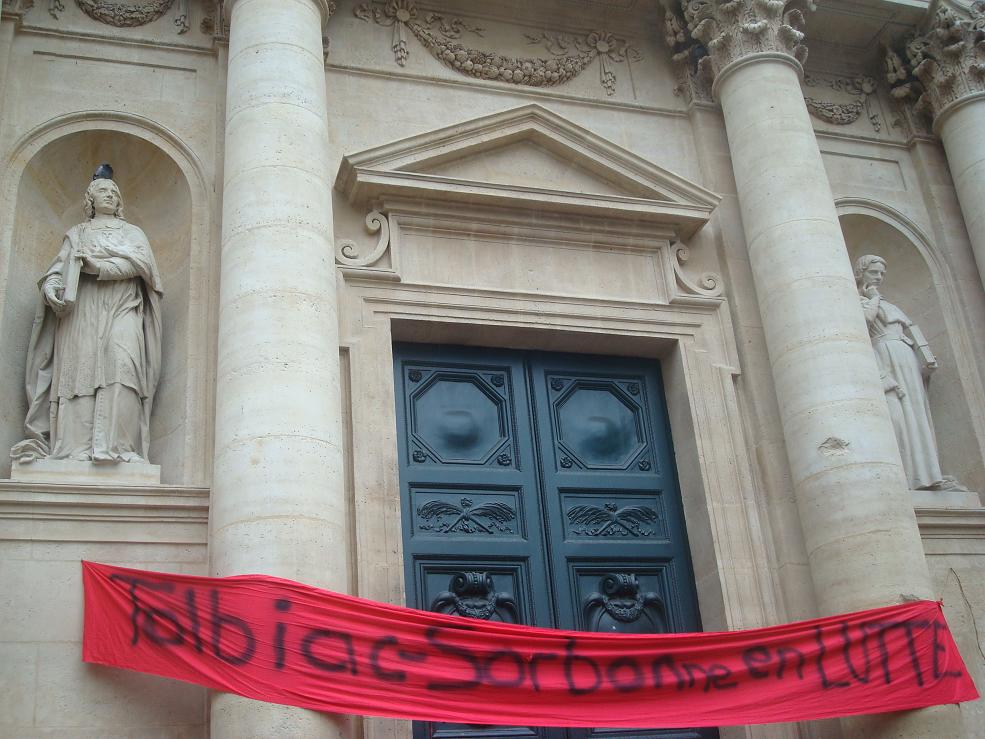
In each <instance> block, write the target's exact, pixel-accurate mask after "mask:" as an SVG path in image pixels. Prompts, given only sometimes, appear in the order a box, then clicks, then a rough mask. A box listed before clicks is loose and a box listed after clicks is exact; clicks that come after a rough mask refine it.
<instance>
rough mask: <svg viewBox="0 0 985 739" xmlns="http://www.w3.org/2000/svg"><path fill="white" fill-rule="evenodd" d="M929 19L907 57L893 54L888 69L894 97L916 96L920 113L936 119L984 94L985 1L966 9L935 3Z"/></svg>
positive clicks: (910, 43)
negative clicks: (953, 106)
mask: <svg viewBox="0 0 985 739" xmlns="http://www.w3.org/2000/svg"><path fill="white" fill-rule="evenodd" d="M928 20H929V22H928V23H927V25H926V26H925V28H924V30H923V32H922V33H921V34H920V35H917V36H914V37H913V38H911V39H909V40H908V41H907V43H906V46H905V48H904V49H903V50H902V53H897V52H896V51H894V50H892V49H890V50H889V51H888V54H887V58H886V70H887V75H888V78H889V83H890V85H893V95H894V96H896V97H897V98H907V97H912V98H916V100H917V109H918V110H921V111H925V112H927V113H929V114H930V115H931V116H933V117H935V118H936V117H937V116H939V115H940V114H941V113H942V112H943V111H944V110H946V109H947V108H948V107H949V106H950V105H951V104H952V103H956V102H958V101H959V100H962V99H964V98H969V97H971V96H977V95H981V94H985V2H983V0H976V2H973V3H972V4H971V7H968V8H965V7H961V6H959V5H957V4H954V3H947V2H942V1H941V0H936V1H935V2H934V3H933V4H932V5H931V7H930V11H929V18H928ZM904 57H905V59H904Z"/></svg>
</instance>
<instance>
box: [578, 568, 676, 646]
mask: <svg viewBox="0 0 985 739" xmlns="http://www.w3.org/2000/svg"><path fill="white" fill-rule="evenodd" d="M599 590H600V591H601V592H597V593H592V594H591V595H589V596H588V598H586V599H585V604H584V606H583V613H584V616H585V628H586V629H587V630H588V631H618V632H622V633H626V634H662V633H665V632H666V631H667V630H668V629H667V617H666V609H665V608H664V603H663V600H662V599H661V598H660V596H659V595H657V594H656V593H641V592H640V582H639V580H638V579H637V577H636V575H633V574H628V573H621V572H616V573H610V574H608V575H606V576H605V577H603V578H602V579H601V580H600V581H599Z"/></svg>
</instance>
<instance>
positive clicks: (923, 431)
mask: <svg viewBox="0 0 985 739" xmlns="http://www.w3.org/2000/svg"><path fill="white" fill-rule="evenodd" d="M885 275H886V260H885V259H883V258H882V257H879V256H876V255H875V254H867V255H866V256H864V257H860V258H859V259H858V261H856V262H855V282H856V284H857V285H858V291H859V296H860V298H861V301H862V311H863V312H864V313H865V322H866V324H868V327H869V336H870V337H871V338H872V348H873V350H874V351H875V354H876V361H877V362H878V364H879V375H880V377H881V378H882V389H883V391H884V392H885V394H886V403H887V404H888V406H889V415H890V418H892V421H893V428H894V429H895V431H896V441H897V443H898V444H899V450H900V455H901V456H902V458H903V469H904V470H905V471H906V477H907V481H908V482H909V485H910V489H911V490H965V489H966V488H964V487H963V486H961V485H959V484H958V482H957V481H956V480H955V479H954V478H953V477H949V476H945V475H944V474H943V473H942V472H941V465H940V456H939V455H938V453H937V440H936V437H935V435H934V425H933V422H932V420H931V417H930V402H929V399H928V397H927V382H928V381H929V379H930V375H931V373H933V372H934V370H936V369H937V359H936V358H935V357H934V354H933V352H932V351H931V350H930V346H929V345H928V344H927V340H926V339H925V338H924V335H923V332H921V331H920V328H919V327H918V326H917V325H916V324H915V323H913V321H911V320H910V319H909V318H907V316H906V314H905V313H904V312H903V311H902V310H900V309H899V308H898V307H897V306H895V305H893V304H892V303H890V302H889V301H888V300H886V299H885V298H884V297H883V296H882V295H881V294H880V293H879V288H880V287H881V286H882V283H883V280H884V278H885Z"/></svg>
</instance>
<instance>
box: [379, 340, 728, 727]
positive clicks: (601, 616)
mask: <svg viewBox="0 0 985 739" xmlns="http://www.w3.org/2000/svg"><path fill="white" fill-rule="evenodd" d="M394 363H395V373H396V389H397V392H396V395H397V428H398V434H397V443H398V449H399V454H400V484H401V512H402V516H403V526H404V549H405V553H406V555H405V567H406V583H407V598H408V604H409V605H410V606H412V607H416V608H423V609H430V610H434V611H438V612H441V613H450V614H456V615H461V616H468V617H471V618H483V619H489V620H494V621H506V622H515V623H526V624H533V625H538V626H548V627H555V628H565V629H577V630H582V631H603V632H622V633H638V634H642V633H662V632H674V631H699V630H700V622H699V619H698V611H697V602H696V596H695V591H694V578H693V575H692V572H691V564H690V557H689V552H688V548H687V537H686V533H685V528H684V518H683V511H682V506H681V500H680V493H679V491H678V487H677V481H676V477H675V468H674V464H673V451H672V448H671V443H670V436H669V431H668V429H669V426H668V423H667V414H666V408H665V406H664V400H663V389H662V388H663V386H662V382H661V378H660V370H659V367H658V365H657V364H656V363H655V362H652V361H651V362H644V361H635V360H628V359H615V358H611V357H606V358H603V357H588V356H574V355H554V354H546V353H536V352H513V351H490V350H475V349H464V348H452V347H444V346H423V345H397V346H395V347H394ZM601 720H602V721H603V722H604V718H601ZM589 734H592V735H605V736H612V737H615V736H619V737H624V736H640V737H661V739H667V738H669V737H675V738H679V739H684V738H685V737H695V738H697V737H703V738H705V739H707V738H708V737H715V736H717V731H715V730H713V729H701V730H699V729H691V730H657V731H654V730H639V731H633V730H629V731H628V730H625V729H619V730H616V729H591V730H587V729H569V730H563V729H537V728H523V727H481V726H468V725H453V724H423V723H419V724H415V737H417V739H428V738H430V737H441V739H466V738H468V739H479V738H480V737H481V739H491V737H516V736H533V735H536V736H540V737H544V738H545V739H585V738H586V737H587V736H588V735H589Z"/></svg>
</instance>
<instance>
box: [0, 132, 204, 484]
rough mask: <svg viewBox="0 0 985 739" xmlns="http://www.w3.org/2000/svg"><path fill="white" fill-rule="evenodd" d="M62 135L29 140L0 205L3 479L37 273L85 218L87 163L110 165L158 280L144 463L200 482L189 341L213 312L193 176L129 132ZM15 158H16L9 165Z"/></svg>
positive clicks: (19, 406) (20, 417) (198, 420)
mask: <svg viewBox="0 0 985 739" xmlns="http://www.w3.org/2000/svg"><path fill="white" fill-rule="evenodd" d="M58 133H61V132H55V133H54V134H53V135H49V136H48V139H49V140H48V141H47V142H45V143H42V144H41V145H40V146H35V147H33V148H36V151H34V152H33V153H32V152H31V151H30V150H29V149H30V147H26V148H28V151H27V154H26V155H25V154H23V153H22V158H24V156H27V155H29V158H27V161H26V164H24V166H23V168H22V169H21V171H20V175H19V177H17V179H16V181H15V182H12V183H11V184H10V187H9V188H8V193H7V200H8V201H10V202H8V203H7V208H5V211H7V212H10V213H11V215H12V220H11V224H10V225H9V226H8V228H7V229H5V233H4V236H5V237H7V238H8V239H9V241H8V244H9V251H8V253H7V254H6V274H5V279H4V282H5V285H4V288H5V290H6V295H5V300H4V301H3V311H2V322H0V356H2V358H3V359H2V360H0V361H2V367H3V371H4V375H5V376H6V377H8V378H16V382H15V381H10V382H5V383H2V385H0V407H2V415H0V434H2V438H0V460H2V461H0V476H4V477H6V476H9V471H10V460H9V459H8V458H7V454H6V451H7V450H8V449H9V448H10V446H11V444H13V443H15V442H16V441H18V440H20V439H21V438H23V421H24V415H25V412H26V409H27V401H26V395H25V392H24V389H23V388H24V372H25V359H26V353H27V346H28V343H29V340H30V335H31V326H32V323H33V320H34V316H35V314H36V312H37V310H38V307H39V295H38V287H37V280H38V278H39V277H40V275H41V274H43V272H44V271H45V270H46V269H47V268H48V265H49V264H50V263H51V261H52V259H53V258H54V257H55V255H56V254H57V253H58V250H59V248H60V246H61V242H62V238H63V235H64V233H65V231H66V230H67V229H68V228H69V227H71V226H73V225H74V224H76V223H79V222H80V221H81V220H82V196H83V194H84V191H85V188H86V186H87V185H88V184H89V182H90V181H91V178H92V172H93V170H94V169H95V168H96V166H97V165H98V164H100V163H102V162H109V163H110V164H112V166H113V168H114V170H115V175H114V179H115V180H116V182H117V184H118V185H119V186H120V190H121V191H122V194H123V199H124V206H125V210H124V217H125V218H126V219H127V220H128V221H130V222H131V223H134V224H136V225H138V226H140V228H142V229H143V230H144V232H145V233H146V234H147V237H148V239H149V240H150V243H151V247H152V249H153V251H154V255H155V258H156V260H157V263H158V267H159V269H160V272H161V277H162V281H163V283H164V291H165V292H164V302H163V339H162V341H163V346H162V370H161V378H160V381H159V383H158V387H157V393H156V396H155V400H154V407H153V413H152V416H151V446H150V461H151V462H153V463H155V464H159V465H161V475H162V483H170V484H189V483H193V482H201V481H200V480H196V479H195V478H196V477H199V476H200V470H201V465H200V464H199V465H197V466H196V464H195V462H194V460H190V459H188V457H189V456H190V454H189V452H190V451H191V450H194V449H195V448H196V447H201V446H203V439H202V438H201V436H202V429H203V427H204V426H205V425H206V418H205V414H204V412H202V410H201V409H202V407H203V406H204V405H205V403H204V402H203V401H205V400H206V398H204V397H201V398H196V397H194V395H193V396H192V397H189V393H192V394H194V388H196V387H202V386H203V383H202V382H196V381H195V375H196V374H197V375H201V368H195V367H192V366H190V358H191V357H190V355H196V356H197V357H198V358H199V359H202V358H204V357H205V356H206V355H207V352H204V351H197V352H196V351H194V350H192V351H190V347H192V346H193V345H194V344H195V343H196V342H197V341H200V339H196V338H195V335H197V334H199V333H200V332H199V331H198V329H197V325H198V324H199V323H206V324H207V323H208V320H204V321H203V320H202V313H203V311H204V313H205V315H206V316H207V315H208V312H209V311H208V307H207V306H204V305H202V304H201V290H200V289H196V285H195V283H196V281H197V280H200V279H201V276H200V275H198V274H197V273H198V272H200V271H201V270H199V269H197V268H196V264H195V262H196V260H195V259H194V255H193V249H192V243H193V241H195V240H196V237H199V238H200V237H201V234H200V233H199V234H196V233H195V232H197V231H202V230H204V229H202V228H201V221H202V218H201V215H200V214H196V213H195V212H194V211H195V210H196V209H195V208H194V207H193V196H192V186H193V185H194V184H197V183H190V182H189V178H188V177H187V175H186V173H185V172H183V171H182V168H181V167H180V166H179V164H178V163H177V161H176V160H175V158H173V157H172V156H171V155H169V154H168V153H167V152H166V151H165V150H164V149H163V148H162V147H161V146H158V145H156V144H155V143H153V142H152V141H151V140H148V138H144V137H142V136H139V135H136V134H135V133H131V132H127V131H122V130H113V129H108V128H82V129H81V130H71V127H69V130H68V131H67V132H64V133H62V135H57V134H58ZM23 148H25V147H22V150H23ZM16 165H17V161H16V158H15V161H14V163H13V165H12V167H11V168H12V169H14V170H15V171H16ZM11 203H12V208H11V207H10V205H11ZM193 298H194V299H193ZM193 312H194V313H195V314H197V315H193ZM195 408H198V409H199V410H198V411H195V410H193V409H195ZM196 412H197V413H198V417H195V416H194V414H195V413H196ZM190 414H191V417H190ZM193 454H194V452H193ZM196 473H198V474H196Z"/></svg>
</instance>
